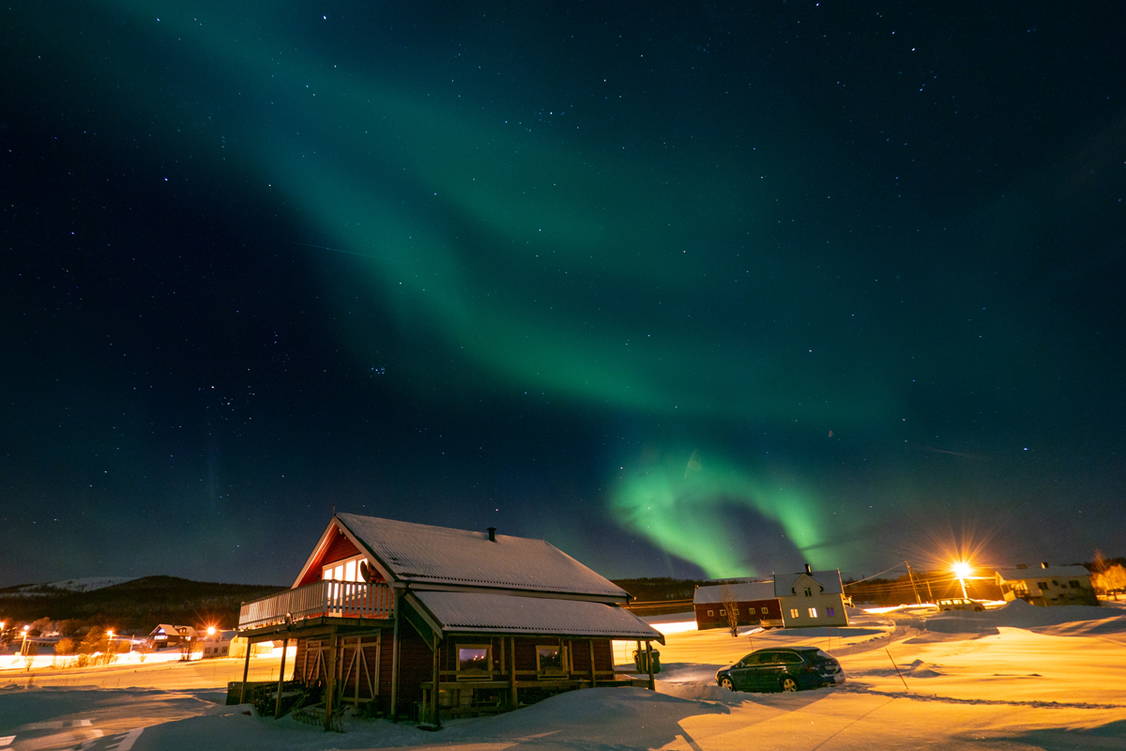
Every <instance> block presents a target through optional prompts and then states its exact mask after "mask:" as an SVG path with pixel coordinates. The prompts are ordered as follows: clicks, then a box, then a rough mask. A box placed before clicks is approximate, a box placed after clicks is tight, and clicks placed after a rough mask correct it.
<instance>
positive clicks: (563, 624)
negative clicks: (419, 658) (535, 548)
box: [412, 591, 664, 644]
mask: <svg viewBox="0 0 1126 751" xmlns="http://www.w3.org/2000/svg"><path fill="white" fill-rule="evenodd" d="M412 596H413V597H416V598H417V599H418V600H419V602H420V603H421V604H422V606H423V607H424V608H425V609H426V610H427V611H428V612H429V613H430V614H431V615H432V616H433V617H434V619H435V620H436V621H437V622H438V624H439V625H440V626H441V628H442V631H443V632H446V633H458V632H477V633H496V634H537V635H551V636H600V637H607V638H613V639H654V640H656V641H659V642H661V643H662V644H663V643H664V636H663V635H662V634H661V632H660V631H657V630H656V629H654V628H653V627H652V626H650V625H649V624H647V623H645V622H644V621H642V620H641V619H640V618H638V617H637V616H636V615H634V614H633V613H631V612H629V611H628V610H624V609H622V608H619V607H617V606H614V605H607V604H605V603H601V602H588V601H585V600H557V599H551V598H545V597H525V596H520V595H499V594H485V593H478V592H437V591H426V592H413V593H412Z"/></svg>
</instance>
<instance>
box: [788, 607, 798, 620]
mask: <svg viewBox="0 0 1126 751" xmlns="http://www.w3.org/2000/svg"><path fill="white" fill-rule="evenodd" d="M790 617H791V618H797V617H798V609H797V608H790Z"/></svg>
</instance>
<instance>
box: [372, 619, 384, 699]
mask: <svg viewBox="0 0 1126 751" xmlns="http://www.w3.org/2000/svg"><path fill="white" fill-rule="evenodd" d="M381 662H383V629H379V635H378V636H377V637H376V639H375V671H374V672H375V677H374V678H372V682H371V685H372V689H371V697H372V699H374V698H375V697H377V696H379V667H380V665H379V664H380V663H381Z"/></svg>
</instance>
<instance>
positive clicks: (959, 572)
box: [950, 561, 974, 600]
mask: <svg viewBox="0 0 1126 751" xmlns="http://www.w3.org/2000/svg"><path fill="white" fill-rule="evenodd" d="M950 570H951V571H953V572H954V576H955V577H957V579H958V583H959V584H961V585H962V599H964V600H968V599H970V596H969V595H968V594H966V577H968V576H969V575H970V574H972V573H973V570H974V569H973V566H971V565H970V564H968V563H966V562H965V561H958V562H957V563H955V564H954V565H953V566H951V567H950Z"/></svg>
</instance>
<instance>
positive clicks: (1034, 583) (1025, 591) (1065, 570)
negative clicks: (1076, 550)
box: [994, 561, 1099, 605]
mask: <svg viewBox="0 0 1126 751" xmlns="http://www.w3.org/2000/svg"><path fill="white" fill-rule="evenodd" d="M994 577H995V578H996V581H997V586H999V587H1000V588H1001V596H1002V597H1003V598H1004V599H1005V602H1012V601H1013V600H1024V601H1025V602H1028V603H1031V604H1032V605H1098V604H1099V599H1098V597H1097V596H1096V595H1095V588H1094V586H1092V584H1091V573H1090V572H1089V571H1088V570H1087V569H1086V568H1085V567H1083V566H1049V565H1048V562H1047V561H1044V562H1042V563H1041V564H1040V568H1027V567H1019V566H1018V567H1017V568H1011V569H997V570H995V571H994Z"/></svg>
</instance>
